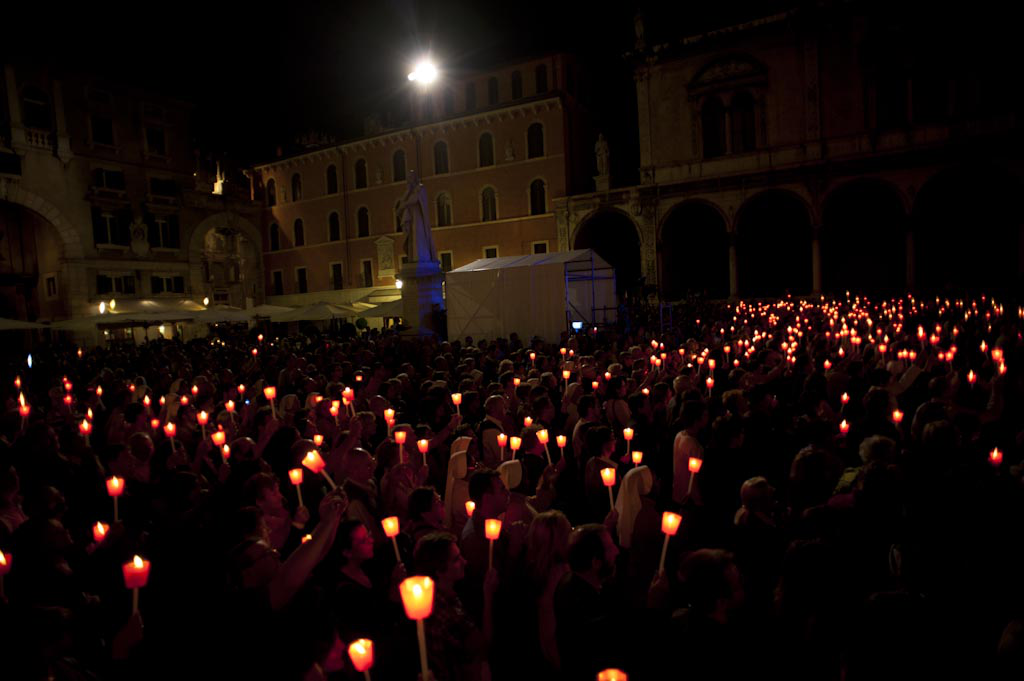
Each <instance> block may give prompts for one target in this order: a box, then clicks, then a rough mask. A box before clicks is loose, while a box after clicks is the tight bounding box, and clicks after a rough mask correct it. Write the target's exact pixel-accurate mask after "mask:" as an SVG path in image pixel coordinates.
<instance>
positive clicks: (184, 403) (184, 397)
mask: <svg viewBox="0 0 1024 681" xmlns="http://www.w3.org/2000/svg"><path fill="white" fill-rule="evenodd" d="M178 401H179V402H181V406H183V407H187V406H188V395H182V396H181V399H180V400H178Z"/></svg>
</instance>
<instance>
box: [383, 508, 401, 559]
mask: <svg viewBox="0 0 1024 681" xmlns="http://www.w3.org/2000/svg"><path fill="white" fill-rule="evenodd" d="M380 524H381V525H382V526H383V527H384V535H385V536H386V537H389V538H390V539H391V546H393V547H394V549H395V561H396V562H398V563H401V562H402V556H401V554H399V553H398V540H397V539H396V537H398V529H399V527H398V516H390V517H388V518H384V519H383V520H381V521H380Z"/></svg>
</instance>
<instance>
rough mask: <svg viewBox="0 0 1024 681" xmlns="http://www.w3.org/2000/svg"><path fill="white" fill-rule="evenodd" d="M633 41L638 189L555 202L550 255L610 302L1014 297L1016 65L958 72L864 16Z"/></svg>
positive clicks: (938, 52) (1017, 249) (803, 15)
mask: <svg viewBox="0 0 1024 681" xmlns="http://www.w3.org/2000/svg"><path fill="white" fill-rule="evenodd" d="M644 33H645V31H644V27H643V23H642V22H641V21H640V20H638V23H637V40H636V45H635V49H634V50H632V51H631V52H630V53H629V54H628V55H627V58H628V59H630V60H631V62H632V64H633V67H634V80H635V85H636V97H637V107H638V142H639V157H640V158H639V160H640V173H639V177H640V182H639V184H637V185H636V186H631V187H622V188H611V189H609V190H607V191H590V192H586V193H582V194H577V195H574V196H569V197H565V198H563V199H559V200H556V201H555V214H556V217H557V223H558V238H559V247H560V248H571V247H577V248H578V247H584V246H592V247H594V248H595V250H597V251H598V252H599V253H601V254H602V255H603V256H604V257H605V258H606V259H608V260H609V261H610V262H612V263H613V264H615V265H616V268H617V272H618V276H619V279H620V289H621V288H623V287H630V286H634V285H636V284H639V283H642V284H645V285H646V287H647V288H646V290H647V291H648V292H652V291H653V290H654V287H655V286H656V287H657V291H658V293H659V294H660V296H661V298H662V299H665V300H677V299H680V298H683V297H685V296H687V295H691V294H706V295H709V296H711V297H716V298H717V297H726V296H736V295H745V296H746V295H777V294H781V293H783V292H792V293H795V294H807V293H812V292H813V293H818V292H822V291H831V292H837V291H842V290H844V289H857V290H869V291H885V292H897V291H902V290H907V289H922V290H941V289H943V288H949V287H957V288H959V287H968V288H1000V289H1008V288H1012V287H1015V286H1017V283H1018V281H1019V280H1020V276H1021V271H1022V270H1021V263H1022V262H1024V258H1022V252H1021V248H1022V244H1024V241H1022V239H1021V226H1022V225H1024V217H1022V216H1024V213H1022V211H1021V209H1020V208H1019V205H1018V203H1017V202H1015V201H1014V200H1013V197H1014V196H1017V195H1019V193H1020V188H1021V181H1022V178H1024V164H1022V162H1021V153H1020V146H1019V137H1020V131H1021V126H1020V115H1021V112H1022V109H1021V107H1020V98H1019V97H1014V96H1003V97H1000V96H999V95H998V93H1004V92H1007V88H1006V86H1005V82H1004V83H1000V79H1003V78H1005V77H1007V76H1008V74H1007V73H1005V71H1006V70H1007V68H1008V64H1009V63H1010V62H1006V61H1005V60H1000V59H999V58H998V57H997V56H994V55H992V54H988V53H982V52H980V51H975V54H966V50H961V51H960V52H958V53H956V54H954V55H951V54H950V49H949V48H950V45H949V43H948V42H944V41H942V40H939V39H935V40H934V42H933V43H929V41H928V39H927V35H926V34H924V32H923V31H922V32H921V33H915V29H914V26H913V22H905V23H902V24H901V23H900V22H899V21H894V20H893V18H892V17H891V16H889V15H888V14H887V15H886V16H874V15H872V14H871V13H870V12H866V11H861V10H860V9H858V3H824V4H821V5H819V6H817V8H811V6H808V5H804V6H803V8H802V9H795V10H792V11H787V12H782V13H779V14H775V15H772V16H765V17H762V18H760V19H757V20H754V21H750V22H747V23H743V24H739V25H733V26H726V27H723V28H720V29H718V30H713V31H708V32H705V33H701V34H699V35H692V36H687V37H683V38H680V39H674V40H671V41H668V42H659V43H657V44H647V42H646V41H645V37H644ZM954 52H955V50H954ZM1006 82H1008V81H1006ZM614 153H615V151H614V149H613V150H612V154H614ZM598 189H600V188H599V187H598Z"/></svg>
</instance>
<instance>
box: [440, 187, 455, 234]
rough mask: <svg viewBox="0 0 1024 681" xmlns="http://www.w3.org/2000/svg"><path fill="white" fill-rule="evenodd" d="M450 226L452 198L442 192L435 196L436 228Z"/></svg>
mask: <svg viewBox="0 0 1024 681" xmlns="http://www.w3.org/2000/svg"><path fill="white" fill-rule="evenodd" d="M450 224H452V197H450V196H448V194H445V193H444V192H442V193H440V194H438V195H437V226H438V227H447V226H449V225H450Z"/></svg>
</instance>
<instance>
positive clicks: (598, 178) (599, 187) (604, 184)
mask: <svg viewBox="0 0 1024 681" xmlns="http://www.w3.org/2000/svg"><path fill="white" fill-rule="evenodd" d="M608 179H609V178H608V175H594V190H595V191H599V192H606V191H608V185H609V182H608Z"/></svg>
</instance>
